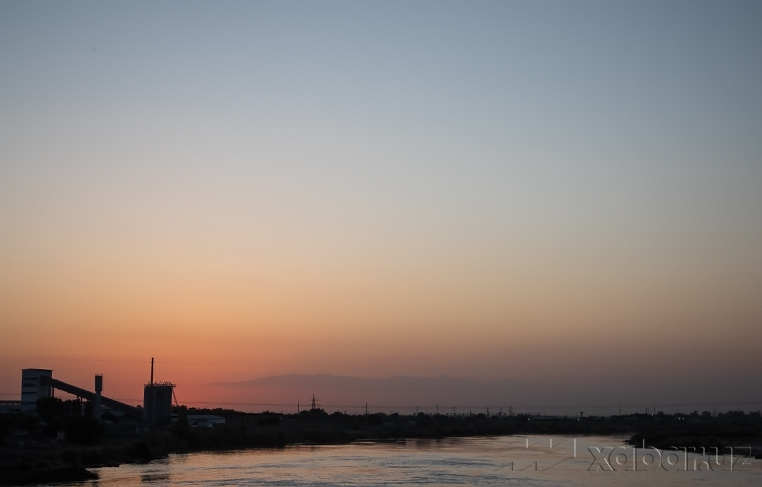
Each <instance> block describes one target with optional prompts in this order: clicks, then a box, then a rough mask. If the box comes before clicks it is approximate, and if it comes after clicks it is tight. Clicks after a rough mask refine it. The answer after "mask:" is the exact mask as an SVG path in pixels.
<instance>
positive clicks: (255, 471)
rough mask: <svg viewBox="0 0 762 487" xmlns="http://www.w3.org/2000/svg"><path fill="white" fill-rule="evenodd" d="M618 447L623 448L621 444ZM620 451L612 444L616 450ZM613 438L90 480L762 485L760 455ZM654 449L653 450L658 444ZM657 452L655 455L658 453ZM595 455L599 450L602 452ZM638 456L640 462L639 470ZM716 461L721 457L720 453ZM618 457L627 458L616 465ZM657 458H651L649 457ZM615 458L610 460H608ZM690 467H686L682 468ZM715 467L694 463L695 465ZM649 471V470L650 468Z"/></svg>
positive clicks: (324, 455) (296, 453) (398, 446)
mask: <svg viewBox="0 0 762 487" xmlns="http://www.w3.org/2000/svg"><path fill="white" fill-rule="evenodd" d="M617 447H619V449H617V450H613V449H614V448H617ZM612 452H613V453H612ZM638 452H640V453H639V454H636V455H640V456H635V457H633V450H632V449H631V448H630V447H626V446H624V445H623V443H622V441H621V439H617V438H612V437H581V438H580V437H578V438H568V437H557V436H556V437H549V436H535V437H496V438H455V439H445V440H407V441H402V442H362V443H352V444H348V445H338V446H290V447H287V448H284V449H277V450H273V449H268V450H245V451H235V452H227V453H193V454H187V455H171V456H170V457H169V458H167V459H164V460H159V461H155V462H151V463H148V464H144V465H123V466H121V467H118V468H102V469H97V470H96V471H97V472H98V474H99V475H100V480H98V481H92V482H85V483H77V484H68V485H71V486H74V485H77V486H88V487H96V486H98V487H127V486H136V485H162V486H164V485H168V486H180V485H183V486H193V485H199V486H313V487H319V486H405V485H426V486H458V485H463V486H501V487H502V486H510V485H521V486H596V485H601V486H603V485H606V486H609V485H611V486H631V485H643V484H645V483H647V484H652V485H695V484H697V483H700V485H703V486H726V485H733V486H758V485H762V460H753V459H752V460H749V461H747V462H746V465H741V464H740V461H738V462H736V465H735V467H734V468H733V470H730V468H731V466H730V462H729V461H728V460H727V459H725V462H724V463H717V462H715V463H712V464H711V465H710V463H709V462H707V463H702V462H703V461H704V460H709V457H701V458H697V457H696V456H694V455H687V456H686V455H683V456H682V457H680V458H678V457H677V456H675V455H673V456H672V457H671V459H670V460H667V459H666V454H665V460H664V461H665V462H668V461H672V462H676V464H675V465H673V466H669V465H667V466H666V468H665V467H664V466H662V467H659V466H658V464H654V463H650V465H649V464H648V462H649V460H648V458H646V460H645V461H644V460H643V455H642V454H643V453H647V452H644V451H641V450H638ZM651 453H653V452H651ZM653 456H654V455H652V458H653ZM596 457H597V458H596ZM633 460H635V461H636V462H639V463H635V465H636V471H633V469H632V465H633V464H632V462H633ZM713 460H717V461H719V460H720V459H719V458H714V459H713ZM617 462H619V463H621V464H622V465H618V464H617ZM651 462H653V459H652V460H651ZM609 466H611V468H609ZM686 466H687V469H686V468H684V467H686ZM697 466H698V467H699V468H704V469H706V468H711V469H709V470H702V471H696V470H695V467H697ZM643 470H645V471H643Z"/></svg>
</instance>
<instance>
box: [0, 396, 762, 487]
mask: <svg viewBox="0 0 762 487" xmlns="http://www.w3.org/2000/svg"><path fill="white" fill-rule="evenodd" d="M195 412H199V411H195ZM205 412H206V413H211V414H215V415H218V416H221V417H224V418H225V423H224V424H220V425H215V426H214V427H209V428H195V427H192V426H191V425H189V424H188V422H187V421H185V420H183V418H182V416H181V417H180V419H179V421H178V422H177V423H175V424H173V425H171V426H169V427H167V428H165V429H163V430H160V431H152V432H142V433H140V434H133V435H131V436H124V435H123V434H122V435H110V434H109V433H108V428H105V427H104V426H103V425H102V424H100V423H97V422H87V421H85V422H83V423H81V424H79V429H74V430H72V431H71V434H69V435H68V436H67V438H70V439H69V440H67V441H65V442H62V441H59V440H57V439H55V438H50V437H49V436H46V435H45V433H46V430H45V429H44V428H42V429H38V430H36V433H35V434H33V435H27V436H26V437H24V440H23V441H14V440H13V439H9V438H8V436H7V435H6V437H5V439H4V442H3V443H2V444H0V446H1V448H0V485H29V484H41V483H50V482H62V481H80V480H90V479H94V478H97V476H96V475H95V474H94V473H93V472H91V471H90V470H88V469H90V468H96V467H104V466H117V465H119V464H123V463H139V462H148V461H151V460H154V459H159V458H164V457H166V456H167V455H169V454H170V453H190V452H198V451H220V450H234V449H245V448H263V447H266V448H282V447H284V446H286V445H289V444H299V443H308V444H336V443H348V442H352V441H358V440H385V439H395V438H445V437H463V436H486V435H517V434H554V435H617V436H627V437H630V442H631V444H633V445H635V446H640V445H641V444H642V443H645V444H646V445H647V446H653V447H657V448H663V449H668V448H670V447H674V446H678V447H689V448H690V447H706V448H710V447H717V448H725V447H728V446H734V445H742V444H743V446H752V447H755V448H758V446H757V445H760V444H762V421H761V420H760V415H759V414H758V413H756V414H744V413H742V412H731V413H725V414H720V415H716V416H715V415H700V414H698V413H694V414H691V415H664V414H657V415H646V414H642V415H626V416H613V417H586V418H581V417H547V416H530V415H521V414H519V415H511V416H508V415H493V416H486V415H484V414H476V415H458V416H454V415H429V414H415V415H399V414H383V413H376V414H368V415H347V414H341V413H334V414H327V413H325V412H324V411H322V410H319V409H318V410H313V411H304V412H302V413H300V414H291V415H284V414H277V413H260V414H248V413H240V412H236V411H229V410H213V411H205ZM7 430H8V429H7V428H6V433H7ZM48 433H49V432H48ZM756 453H757V454H759V451H757V452H756Z"/></svg>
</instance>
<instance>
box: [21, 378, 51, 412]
mask: <svg viewBox="0 0 762 487" xmlns="http://www.w3.org/2000/svg"><path fill="white" fill-rule="evenodd" d="M42 377H48V378H52V377H53V371H52V370H48V369H23V370H22V371H21V411H22V412H25V413H33V412H35V411H36V410H37V400H38V399H41V398H43V397H51V387H50V385H49V384H47V383H45V384H43V383H42V381H41V378H42Z"/></svg>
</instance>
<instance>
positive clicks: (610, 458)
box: [507, 438, 751, 472]
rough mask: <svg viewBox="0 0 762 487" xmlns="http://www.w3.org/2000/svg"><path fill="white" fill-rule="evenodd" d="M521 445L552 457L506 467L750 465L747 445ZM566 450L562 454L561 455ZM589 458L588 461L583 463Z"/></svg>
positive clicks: (643, 468) (737, 468) (695, 467)
mask: <svg viewBox="0 0 762 487" xmlns="http://www.w3.org/2000/svg"><path fill="white" fill-rule="evenodd" d="M525 441H526V446H525V448H526V449H527V450H546V451H545V453H547V450H553V451H554V452H555V453H557V454H558V453H560V455H555V460H554V461H546V462H539V461H528V462H523V464H517V463H516V462H510V463H509V464H508V465H507V467H508V468H510V470H536V471H541V470H550V469H551V468H554V467H557V466H559V465H560V464H563V463H566V462H570V461H574V463H575V464H576V465H580V466H582V465H585V466H587V470H590V471H604V472H614V471H629V472H649V471H678V472H679V471H683V472H687V471H707V470H713V471H744V470H748V466H749V465H751V460H750V457H751V448H750V447H728V448H724V449H720V448H693V447H671V448H669V449H665V450H662V449H659V448H656V447H653V446H646V445H645V443H643V445H642V447H640V448H636V447H634V446H614V447H611V446H606V447H598V446H591V447H588V448H587V452H584V450H581V453H580V452H578V449H577V440H576V439H569V438H566V439H562V440H561V441H556V442H555V444H554V441H553V439H552V438H551V439H549V440H548V441H547V443H546V441H545V440H540V441H537V442H534V443H532V444H530V442H529V439H528V438H527V439H526V440H525ZM564 454H566V456H564ZM586 460H589V461H590V463H587V461H586Z"/></svg>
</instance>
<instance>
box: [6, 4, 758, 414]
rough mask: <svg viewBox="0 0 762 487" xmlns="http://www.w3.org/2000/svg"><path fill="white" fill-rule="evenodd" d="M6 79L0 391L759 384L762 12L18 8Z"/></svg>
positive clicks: (703, 399) (699, 398)
mask: <svg viewBox="0 0 762 487" xmlns="http://www.w3.org/2000/svg"><path fill="white" fill-rule="evenodd" d="M0 71H1V74H0V399H18V397H19V391H20V369H21V368H27V367H34V368H53V369H54V370H55V371H54V376H55V377H57V378H60V379H62V380H65V381H69V382H73V383H75V384H81V385H84V386H89V385H91V383H92V375H93V374H94V373H103V374H104V375H105V379H104V393H105V394H106V395H109V396H112V397H116V398H123V399H133V398H137V399H138V400H139V398H140V397H142V390H141V387H142V384H143V383H144V382H146V381H147V380H148V371H149V364H150V358H151V357H156V359H157V378H158V379H160V380H171V381H173V382H175V383H177V385H178V386H177V390H176V393H177V396H178V399H179V400H180V402H184V401H188V402H191V401H199V402H204V403H207V404H209V405H212V404H214V403H215V401H220V400H223V399H224V400H226V401H230V402H235V401H249V402H251V403H269V402H271V401H273V400H276V399H274V398H273V397H270V396H268V395H267V393H266V392H261V393H250V394H249V395H248V396H245V397H244V395H243V394H242V393H241V392H240V391H239V390H238V389H237V388H228V389H226V390H225V391H221V390H220V388H219V387H217V386H214V387H212V386H208V385H209V384H213V383H223V382H238V381H248V380H253V379H257V378H262V377H268V376H277V375H283V374H333V375H343V376H355V377H362V378H388V377H394V376H416V377H439V376H448V377H455V378H473V379H475V380H480V381H500V380H511V381H519V382H523V383H531V384H535V386H536V387H537V388H539V389H537V390H542V391H545V393H547V391H560V390H567V389H569V388H570V387H571V388H575V387H577V386H579V389H578V390H584V391H586V392H585V397H584V398H581V399H578V398H576V396H574V395H573V394H571V395H563V394H559V395H556V396H552V395H551V396H552V397H551V396H549V395H548V394H545V393H543V394H544V395H543V394H539V395H538V396H537V398H533V397H529V396H525V397H522V398H515V399H514V398H512V397H510V391H508V392H507V393H506V394H507V396H508V397H507V398H505V401H509V402H510V401H515V402H514V404H518V403H521V401H524V403H526V404H532V403H533V401H535V403H537V401H539V402H542V401H546V403H547V402H554V403H557V404H559V405H563V404H575V405H577V404H579V401H582V404H584V405H598V404H617V403H619V404H621V403H622V402H625V403H627V404H638V405H640V404H649V405H650V404H655V405H658V404H674V403H681V404H682V403H687V402H690V403H691V404H695V405H696V407H698V408H701V407H703V406H707V405H717V404H720V405H723V406H720V408H722V407H724V405H726V404H727V405H729V406H733V407H742V408H744V409H748V410H757V409H759V408H760V406H762V379H760V375H759V371H760V370H762V353H760V351H759V350H760V345H761V344H762V3H760V2H756V1H749V2H741V1H729V2H719V1H713V2H701V1H668V2H664V1H644V2H610V1H602V2H587V1H576V2H561V1H538V2H529V1H520V2H512V1H501V2H487V1H469V2H466V1H459V2H449V1H415V0H413V1H404V2H402V1H383V2H382V1H378V2H365V1H363V2H350V1H315V2H312V1H285V2H275V1H246V2H230V1H227V2H225V1H222V2H189V1H183V2H170V1H167V2H82V1H70V2H52V1H51V2H39V1H7V0H5V1H2V2H0ZM222 389H224V388H222ZM312 392H315V393H317V394H320V391H310V390H304V391H300V392H299V394H301V400H302V402H304V401H305V400H306V399H307V396H308V395H309V394H310V393H312ZM394 394H395V391H394V390H390V391H389V399H388V400H389V403H390V404H393V403H397V402H398V401H402V400H405V399H404V398H401V397H400V398H396V397H395V396H394ZM526 394H531V393H529V392H527V393H526ZM287 399H288V398H285V399H281V398H278V399H277V400H287ZM322 399H323V401H324V402H326V403H331V398H330V397H329V398H325V397H323V398H322ZM501 400H502V399H501ZM484 401H485V402H486V401H487V400H486V399H485V400H484ZM585 401H586V402H585ZM294 402H296V398H294ZM437 402H439V400H438V399H437V398H434V397H432V398H431V404H434V403H437Z"/></svg>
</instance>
